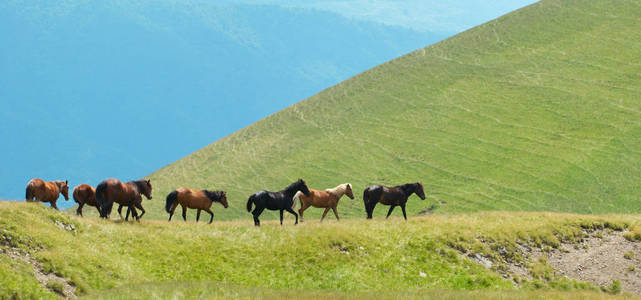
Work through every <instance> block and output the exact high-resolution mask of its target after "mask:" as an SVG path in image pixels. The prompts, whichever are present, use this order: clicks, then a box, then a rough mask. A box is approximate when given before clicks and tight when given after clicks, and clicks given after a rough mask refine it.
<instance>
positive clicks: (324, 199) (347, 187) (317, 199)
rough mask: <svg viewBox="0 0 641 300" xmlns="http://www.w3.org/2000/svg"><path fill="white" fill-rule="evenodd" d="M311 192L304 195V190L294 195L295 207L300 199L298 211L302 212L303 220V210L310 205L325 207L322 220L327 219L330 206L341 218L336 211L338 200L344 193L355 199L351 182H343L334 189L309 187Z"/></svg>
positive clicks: (301, 219)
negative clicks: (322, 189) (320, 189)
mask: <svg viewBox="0 0 641 300" xmlns="http://www.w3.org/2000/svg"><path fill="white" fill-rule="evenodd" d="M309 192H310V195H309V196H305V195H303V193H302V192H297V193H296V195H294V207H293V208H294V209H296V203H297V202H298V201H300V206H301V207H300V209H299V210H298V213H299V214H300V221H301V222H303V212H304V211H305V210H306V209H307V208H309V207H310V206H313V207H320V208H325V211H324V212H323V216H322V217H321V219H320V220H321V222H323V219H325V215H327V212H328V211H329V209H330V208H331V209H332V210H333V211H334V215H335V216H336V220H339V218H338V212H337V211H336V206H338V200H340V199H341V197H343V195H347V197H349V198H350V199H354V194H353V193H352V185H351V184H349V183H343V184H341V185H339V186H337V187H335V188H333V189H326V190H324V191H319V190H313V189H309Z"/></svg>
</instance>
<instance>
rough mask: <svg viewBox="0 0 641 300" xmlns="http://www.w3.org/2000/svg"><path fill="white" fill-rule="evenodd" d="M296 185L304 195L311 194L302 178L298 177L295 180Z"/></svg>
mask: <svg viewBox="0 0 641 300" xmlns="http://www.w3.org/2000/svg"><path fill="white" fill-rule="evenodd" d="M296 187H297V188H298V190H299V191H301V192H303V194H305V196H309V195H310V194H311V192H310V191H309V188H308V187H307V184H306V183H305V180H303V179H298V181H297V182H296Z"/></svg>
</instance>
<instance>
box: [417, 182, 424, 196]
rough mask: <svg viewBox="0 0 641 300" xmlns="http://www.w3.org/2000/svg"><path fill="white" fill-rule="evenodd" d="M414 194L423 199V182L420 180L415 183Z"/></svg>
mask: <svg viewBox="0 0 641 300" xmlns="http://www.w3.org/2000/svg"><path fill="white" fill-rule="evenodd" d="M416 185H417V187H416V192H415V193H416V195H417V196H418V197H419V198H421V200H425V191H423V184H422V183H420V182H417V183H416Z"/></svg>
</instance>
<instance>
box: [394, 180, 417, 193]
mask: <svg viewBox="0 0 641 300" xmlns="http://www.w3.org/2000/svg"><path fill="white" fill-rule="evenodd" d="M397 187H399V188H401V189H402V190H403V191H404V192H406V193H407V192H415V191H418V187H419V183H418V182H413V183H406V184H403V185H398V186H397Z"/></svg>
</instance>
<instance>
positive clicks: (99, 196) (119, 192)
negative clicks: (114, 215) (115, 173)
mask: <svg viewBox="0 0 641 300" xmlns="http://www.w3.org/2000/svg"><path fill="white" fill-rule="evenodd" d="M151 190H152V186H151V181H150V180H144V179H141V180H134V181H129V182H127V183H122V182H121V181H120V180H118V179H116V178H109V179H107V180H104V181H103V182H101V183H100V184H98V186H97V187H96V202H97V203H98V205H99V206H100V217H101V218H106V219H107V218H109V215H111V208H112V207H113V203H114V202H116V203H118V204H121V205H124V206H127V207H128V208H129V209H130V210H131V212H132V216H133V217H134V218H136V220H140V218H141V217H142V216H143V215H144V214H145V211H144V209H143V210H142V214H141V215H140V216H138V213H137V212H136V207H138V208H142V206H141V205H140V204H141V203H142V196H141V194H142V195H145V197H147V199H149V200H151ZM118 213H119V214H120V212H118ZM127 216H128V215H127ZM120 217H121V218H122V214H121V215H120ZM125 220H127V219H125Z"/></svg>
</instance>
